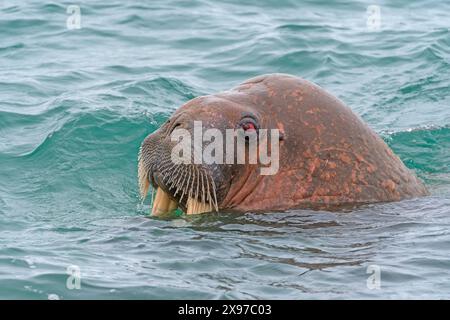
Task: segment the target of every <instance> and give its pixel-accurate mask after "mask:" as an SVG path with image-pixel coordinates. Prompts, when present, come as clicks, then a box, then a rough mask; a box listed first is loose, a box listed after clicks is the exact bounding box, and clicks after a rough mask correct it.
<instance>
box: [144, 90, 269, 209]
mask: <svg viewBox="0 0 450 320" xmlns="http://www.w3.org/2000/svg"><path fill="white" fill-rule="evenodd" d="M195 123H201V124H202V130H207V129H211V128H214V129H215V130H219V131H220V133H221V134H222V136H223V137H225V136H226V131H227V130H229V129H233V130H242V132H243V133H244V135H245V136H247V137H250V136H252V135H254V136H257V135H258V132H259V129H260V128H262V127H264V126H266V123H264V119H262V118H261V116H260V115H259V113H258V111H257V110H255V108H253V107H252V106H251V105H250V104H249V105H246V104H245V103H242V101H240V102H239V103H236V102H233V101H232V100H229V99H228V97H227V96H226V95H223V96H220V95H212V96H203V97H198V98H196V99H193V100H191V101H189V102H188V103H186V104H185V105H183V106H182V107H181V108H179V109H178V110H177V111H176V112H175V113H174V114H173V115H172V117H171V118H170V119H169V120H167V121H166V122H165V123H164V124H163V125H162V126H161V127H160V128H159V129H158V130H157V131H155V132H154V133H152V134H150V135H149V136H147V137H146V138H145V140H144V141H143V143H142V145H141V149H140V153H139V165H138V176H139V185H140V193H141V196H142V198H145V196H146V195H147V193H148V189H149V187H150V184H151V185H152V186H153V189H154V190H156V196H155V198H154V201H153V208H152V215H161V214H165V213H168V212H170V211H173V210H175V209H176V208H178V207H179V208H181V209H182V210H183V211H184V212H186V213H187V214H197V213H202V212H211V211H218V210H219V209H222V208H224V207H226V206H227V203H229V202H230V201H229V200H230V199H231V198H233V195H234V194H235V193H239V194H245V193H249V192H251V190H252V188H253V187H254V184H255V183H257V181H248V179H249V177H250V176H251V175H252V174H253V172H254V170H255V169H256V168H255V167H256V166H257V165H256V164H254V165H252V164H248V163H245V164H236V161H235V158H236V156H237V155H236V153H235V151H234V150H233V154H232V157H233V164H230V163H229V162H226V163H225V162H224V163H205V162H201V163H196V161H195V160H194V156H195V154H196V151H195V150H194V146H193V145H192V153H191V159H190V160H191V161H189V162H188V163H175V162H174V161H173V159H172V152H173V150H174V147H175V146H176V145H177V143H178V141H173V138H172V134H173V133H174V132H175V130H180V129H184V130H186V132H188V133H189V134H190V135H192V136H194V135H195V132H194V131H195ZM214 139H215V138H213V139H212V140H211V141H214ZM224 140H225V138H224V139H223V140H222V142H220V143H222V144H223V145H224V149H225V148H226V147H225V141H224ZM202 143H203V142H202ZM224 149H223V150H224ZM244 152H245V153H246V155H245V156H246V159H247V158H248V152H249V151H248V149H246V150H245V151H244ZM227 156H228V155H227ZM232 186H234V187H235V188H233V187H232Z"/></svg>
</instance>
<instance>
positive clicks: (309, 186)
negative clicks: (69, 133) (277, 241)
mask: <svg viewBox="0 0 450 320" xmlns="http://www.w3.org/2000/svg"><path fill="white" fill-rule="evenodd" d="M246 113H251V114H253V115H254V116H256V117H257V118H258V121H259V123H260V127H261V128H267V129H275V128H278V129H280V130H281V132H282V133H283V139H282V140H281V141H280V166H279V171H278V173H277V174H276V175H273V176H262V175H260V174H259V170H258V166H257V165H248V164H247V165H231V166H229V165H218V166H212V167H210V168H209V170H211V172H215V173H216V174H213V176H214V177H215V178H216V177H217V180H215V181H216V184H217V185H218V187H219V188H220V195H219V208H220V209H222V210H230V211H239V212H246V211H271V210H286V209H290V208H330V209H332V208H336V207H340V206H343V205H354V204H361V203H373V202H385V201H397V200H401V199H405V198H412V197H418V196H423V195H426V194H427V190H426V188H425V187H424V185H423V184H422V182H421V181H420V180H419V179H418V178H417V177H416V176H415V175H414V174H413V173H412V172H411V171H410V170H409V169H407V168H406V167H405V165H404V164H403V163H402V161H401V160H400V159H399V158H398V157H397V156H396V155H395V154H394V153H393V152H392V151H391V150H390V148H389V147H388V146H387V145H386V144H385V143H384V141H383V140H382V139H381V138H380V137H379V136H378V135H377V134H376V133H375V132H374V131H373V130H372V129H370V128H369V126H368V125H366V124H365V123H364V122H363V121H362V120H361V119H360V118H359V117H358V116H357V115H355V114H354V113H353V112H352V111H351V110H350V108H348V107H347V106H345V105H344V104H343V103H342V102H341V101H340V100H338V99H337V98H335V97H334V96H332V95H331V94H329V93H327V92H326V91H325V90H323V89H322V88H320V87H319V86H317V85H315V84H313V83H311V82H309V81H306V80H304V79H300V78H297V77H293V76H289V75H284V74H272V75H263V76H259V77H256V78H253V79H250V80H248V81H246V82H244V83H242V84H241V85H239V86H237V87H236V88H233V89H231V90H229V91H225V92H222V93H218V94H214V95H210V96H204V97H199V98H196V99H193V100H191V101H189V102H188V103H186V104H185V105H184V106H182V107H181V108H180V109H178V110H177V111H176V112H175V114H174V115H173V117H172V118H171V121H169V124H166V126H170V123H172V125H173V124H174V123H177V125H178V126H182V127H184V128H190V123H191V121H192V120H203V123H204V124H206V127H208V126H209V127H216V128H219V129H221V130H223V129H225V128H235V127H236V124H237V123H239V121H240V119H241V118H242V116H243V114H246ZM163 130H164V129H163ZM217 173H218V176H217Z"/></svg>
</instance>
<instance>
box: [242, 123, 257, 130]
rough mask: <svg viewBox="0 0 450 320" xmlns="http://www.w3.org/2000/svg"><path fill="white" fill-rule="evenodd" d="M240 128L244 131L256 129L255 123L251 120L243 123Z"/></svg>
mask: <svg viewBox="0 0 450 320" xmlns="http://www.w3.org/2000/svg"><path fill="white" fill-rule="evenodd" d="M242 129H244V131H256V127H255V125H254V124H253V123H251V122H247V123H244V124H243V125H242Z"/></svg>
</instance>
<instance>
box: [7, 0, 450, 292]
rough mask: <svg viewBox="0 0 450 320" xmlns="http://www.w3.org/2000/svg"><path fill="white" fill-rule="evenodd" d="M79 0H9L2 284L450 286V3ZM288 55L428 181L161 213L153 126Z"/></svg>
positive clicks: (316, 288)
mask: <svg viewBox="0 0 450 320" xmlns="http://www.w3.org/2000/svg"><path fill="white" fill-rule="evenodd" d="M71 4H74V3H73V2H71V1H70V2H67V1H63V2H54V1H8V0H6V1H1V2H0V235H1V236H0V298H14V299H16V298H30V299H58V298H59V299H77V298H87V299H94V298H96V299H99V298H112V299H123V298H139V299H141V298H180V299H181V298H184V299H194V298H288V299H291V298H292V299H318V298H319V299H325V298H339V299H342V298H357V299H360V298H447V299H448V298H450V31H449V27H450V3H448V2H447V3H445V1H433V0H430V1H425V0H420V1H414V4H412V3H410V1H406V0H399V1H337V2H335V3H334V4H331V3H330V2H329V1H324V0H322V1H302V2H300V1H280V0H277V1H275V0H270V1H256V0H253V1H245V4H242V1H237V0H235V1H175V0H170V1H155V0H153V1H146V2H144V1H117V0H111V1H106V2H105V1H79V2H78V3H75V4H78V5H79V6H80V8H81V29H73V30H72V29H67V27H66V19H67V18H68V17H69V14H67V13H66V9H67V7H68V6H69V5H71ZM372 4H376V5H379V6H380V8H381V24H380V30H378V31H377V30H370V29H368V27H367V25H366V20H367V13H366V10H367V7H368V6H369V5H372ZM272 72H285V73H291V74H294V75H297V76H301V77H304V78H306V79H309V80H311V81H314V82H316V83H318V84H319V85H321V86H322V87H324V88H326V89H327V90H328V91H330V92H332V93H333V94H334V95H336V96H338V97H339V98H340V99H342V100H343V101H344V102H345V103H346V104H348V105H349V106H350V107H351V108H352V109H353V110H354V111H355V112H356V113H358V114H359V115H361V116H362V117H363V118H364V119H365V120H366V121H367V122H368V123H369V124H370V125H371V126H372V127H373V128H374V129H375V130H376V131H377V132H378V133H380V134H381V135H382V136H383V138H384V139H385V140H386V141H387V142H388V143H389V145H390V146H391V147H392V148H393V149H394V151H395V152H396V153H397V154H398V155H399V156H400V157H401V158H402V159H403V161H404V162H405V163H406V164H407V166H408V167H410V168H412V169H413V170H415V171H416V172H417V174H418V175H419V176H420V177H421V178H422V179H424V180H425V181H426V183H427V185H428V186H429V189H430V191H431V196H429V197H425V198H421V199H415V200H408V201H402V202H399V203H390V204H377V205H370V206H366V207H362V208H359V209H357V210H354V211H352V212H338V213H330V212H313V211H307V210H305V211H290V212H284V213H272V214H246V215H230V214H211V215H204V216H199V217H193V218H184V217H181V218H176V219H169V220H157V219H152V218H148V217H147V215H148V213H149V210H150V205H149V203H147V202H146V203H144V204H143V205H141V204H140V201H139V197H138V187H137V177H136V167H137V152H138V148H139V145H140V143H141V141H142V140H143V139H144V137H145V136H146V135H147V134H149V133H150V132H152V131H154V130H155V129H156V128H157V127H158V126H159V125H160V124H161V123H163V122H164V121H165V120H166V119H167V118H168V117H169V115H170V114H171V113H172V112H173V111H174V110H175V109H176V108H177V107H178V106H180V105H181V104H182V103H184V102H186V101H188V100H190V99H192V98H193V97H196V96H198V95H203V94H208V93H214V92H217V91H219V90H224V89H228V88H230V87H232V86H234V85H237V84H238V83H240V82H242V81H244V80H245V79H247V78H249V77H253V76H256V75H259V74H264V73H272ZM72 265H74V266H77V267H78V268H79V271H80V274H81V287H80V289H76V288H75V289H72V290H70V289H69V288H68V287H67V280H68V277H69V275H68V274H67V268H68V267H69V266H72ZM373 268H375V269H377V268H379V270H380V273H379V275H380V277H379V279H380V282H379V284H380V288H379V289H370V288H371V286H369V287H368V286H367V279H368V278H369V276H371V271H370V270H374V269H373ZM368 271H369V273H367V272H368ZM71 279H72V278H69V284H73V283H75V282H70V281H72V280H71ZM69 287H70V285H69Z"/></svg>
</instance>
